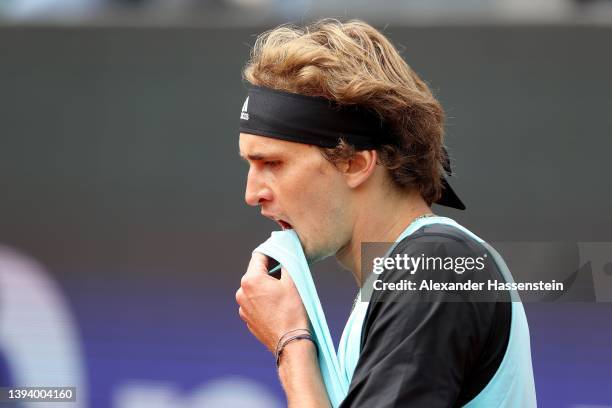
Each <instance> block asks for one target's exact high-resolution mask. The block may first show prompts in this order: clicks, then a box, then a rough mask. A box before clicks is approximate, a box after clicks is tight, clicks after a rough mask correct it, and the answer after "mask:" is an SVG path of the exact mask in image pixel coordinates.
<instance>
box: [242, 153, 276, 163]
mask: <svg viewBox="0 0 612 408" xmlns="http://www.w3.org/2000/svg"><path fill="white" fill-rule="evenodd" d="M238 154H239V155H240V158H242V160H253V161H256V160H265V159H266V157H268V156H270V155H266V154H263V153H251V154H248V155H246V157H245V156H243V155H242V153H241V152H238Z"/></svg>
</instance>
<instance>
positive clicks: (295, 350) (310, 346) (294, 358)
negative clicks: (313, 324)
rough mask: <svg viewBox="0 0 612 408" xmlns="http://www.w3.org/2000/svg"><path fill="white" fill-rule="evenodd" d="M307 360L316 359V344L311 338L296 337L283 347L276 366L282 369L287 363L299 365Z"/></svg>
mask: <svg viewBox="0 0 612 408" xmlns="http://www.w3.org/2000/svg"><path fill="white" fill-rule="evenodd" d="M309 361H317V346H316V345H315V343H314V342H313V341H311V340H308V339H297V340H294V341H291V342H289V343H287V344H286V345H285V346H284V347H283V350H282V352H281V354H280V355H279V356H278V363H277V366H278V367H279V369H282V368H283V367H287V365H293V364H294V363H295V364H298V365H301V364H304V363H306V362H309Z"/></svg>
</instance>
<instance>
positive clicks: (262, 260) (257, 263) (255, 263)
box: [246, 252, 268, 275]
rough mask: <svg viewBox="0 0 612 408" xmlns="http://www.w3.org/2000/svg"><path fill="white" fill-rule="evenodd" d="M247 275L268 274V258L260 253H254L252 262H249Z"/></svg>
mask: <svg viewBox="0 0 612 408" xmlns="http://www.w3.org/2000/svg"><path fill="white" fill-rule="evenodd" d="M246 273H247V274H251V273H253V274H264V275H267V274H268V257H267V256H265V255H264V254H262V253H260V252H253V255H252V256H251V260H250V261H249V267H248V268H247V272H246Z"/></svg>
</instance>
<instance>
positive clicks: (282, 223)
mask: <svg viewBox="0 0 612 408" xmlns="http://www.w3.org/2000/svg"><path fill="white" fill-rule="evenodd" d="M276 222H277V223H278V225H280V226H281V228H282V229H283V231H284V230H290V229H293V227H292V226H291V224H289V223H288V222H286V221H283V220H276Z"/></svg>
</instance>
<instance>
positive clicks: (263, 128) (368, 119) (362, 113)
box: [240, 86, 393, 150]
mask: <svg viewBox="0 0 612 408" xmlns="http://www.w3.org/2000/svg"><path fill="white" fill-rule="evenodd" d="M240 131H241V132H244V133H252V134H256V135H260V136H269V137H273V138H276V139H282V140H288V141H290V142H298V143H306V144H311V145H315V146H320V147H336V146H337V145H338V142H339V141H340V140H339V139H340V138H342V139H344V140H345V141H346V142H347V143H349V144H351V145H353V146H355V148H356V149H357V150H366V149H375V148H377V147H380V146H381V145H383V144H389V143H392V142H393V139H392V137H391V136H390V134H391V132H390V131H389V129H388V128H387V126H386V125H385V124H384V123H383V121H382V120H381V119H380V118H379V117H378V115H377V114H375V113H373V112H370V111H368V110H366V109H364V108H362V107H360V106H357V105H350V106H338V105H337V104H335V103H334V102H332V101H330V100H329V99H326V98H322V97H315V96H305V95H299V94H294V93H289V92H283V91H277V90H275V89H270V88H262V87H256V86H253V87H251V88H250V89H249V95H248V97H247V99H246V100H245V101H244V105H243V106H242V112H241V114H240Z"/></svg>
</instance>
